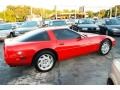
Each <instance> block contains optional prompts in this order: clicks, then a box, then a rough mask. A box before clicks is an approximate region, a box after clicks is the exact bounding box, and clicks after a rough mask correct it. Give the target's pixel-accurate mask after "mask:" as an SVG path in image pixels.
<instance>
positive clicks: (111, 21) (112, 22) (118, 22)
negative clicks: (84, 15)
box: [106, 19, 120, 25]
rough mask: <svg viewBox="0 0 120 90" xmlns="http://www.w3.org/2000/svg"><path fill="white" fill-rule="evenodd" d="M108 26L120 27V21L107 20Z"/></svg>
mask: <svg viewBox="0 0 120 90" xmlns="http://www.w3.org/2000/svg"><path fill="white" fill-rule="evenodd" d="M106 25H120V21H119V20H117V19H108V20H106Z"/></svg>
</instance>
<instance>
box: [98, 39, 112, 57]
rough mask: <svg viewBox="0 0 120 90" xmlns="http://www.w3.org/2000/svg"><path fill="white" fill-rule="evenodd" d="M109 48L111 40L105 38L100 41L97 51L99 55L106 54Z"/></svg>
mask: <svg viewBox="0 0 120 90" xmlns="http://www.w3.org/2000/svg"><path fill="white" fill-rule="evenodd" d="M110 50H111V42H110V40H108V39H105V40H103V41H102V42H101V45H100V49H99V53H100V54H101V55H106V54H108V53H109V51H110Z"/></svg>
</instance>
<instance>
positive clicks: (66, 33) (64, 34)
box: [53, 29, 80, 40]
mask: <svg viewBox="0 0 120 90" xmlns="http://www.w3.org/2000/svg"><path fill="white" fill-rule="evenodd" d="M53 32H54V34H55V36H56V38H57V39H58V40H64V39H75V38H78V37H80V35H79V34H78V33H76V32H73V31H71V30H68V29H61V30H53Z"/></svg>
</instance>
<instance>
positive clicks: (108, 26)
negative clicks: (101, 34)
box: [107, 25, 120, 29]
mask: <svg viewBox="0 0 120 90" xmlns="http://www.w3.org/2000/svg"><path fill="white" fill-rule="evenodd" d="M107 28H118V29H120V25H107Z"/></svg>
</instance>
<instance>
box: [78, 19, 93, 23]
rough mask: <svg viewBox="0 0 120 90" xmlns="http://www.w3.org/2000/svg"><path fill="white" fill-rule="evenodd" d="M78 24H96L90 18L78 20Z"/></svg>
mask: <svg viewBox="0 0 120 90" xmlns="http://www.w3.org/2000/svg"><path fill="white" fill-rule="evenodd" d="M78 24H94V22H93V21H92V20H90V19H81V20H79V21H78Z"/></svg>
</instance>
